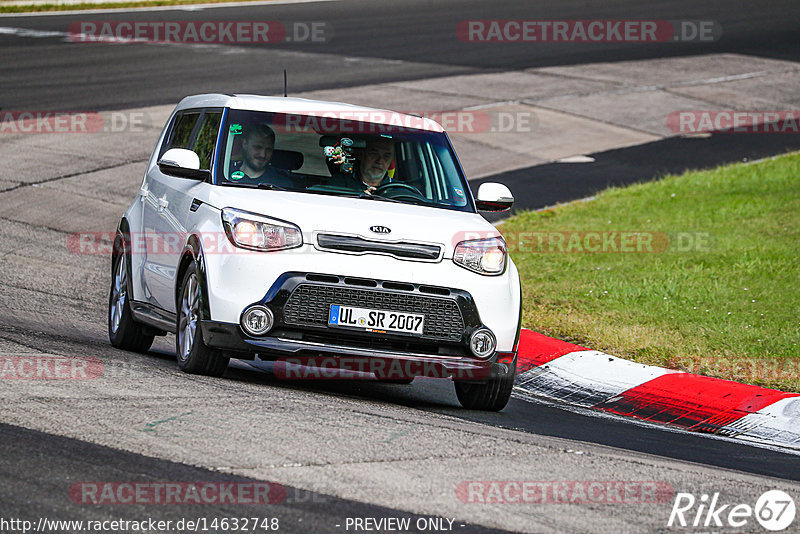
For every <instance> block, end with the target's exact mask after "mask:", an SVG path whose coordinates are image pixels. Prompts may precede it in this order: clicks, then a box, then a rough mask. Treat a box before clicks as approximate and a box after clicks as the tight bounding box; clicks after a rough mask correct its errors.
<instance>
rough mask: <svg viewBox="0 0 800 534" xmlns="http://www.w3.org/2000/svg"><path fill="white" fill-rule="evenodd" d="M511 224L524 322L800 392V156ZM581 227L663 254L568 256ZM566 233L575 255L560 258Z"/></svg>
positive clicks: (507, 226)
mask: <svg viewBox="0 0 800 534" xmlns="http://www.w3.org/2000/svg"><path fill="white" fill-rule="evenodd" d="M500 230H501V231H502V232H503V234H504V235H506V238H507V240H508V241H509V244H510V249H511V250H512V252H511V255H512V257H513V259H514V261H515V262H516V264H517V266H518V268H519V270H520V276H521V277H522V286H523V299H524V310H523V324H524V326H525V327H527V328H531V329H533V330H536V331H539V332H542V333H545V334H547V335H551V336H554V337H558V338H561V339H565V340H568V341H572V342H575V343H578V344H582V345H584V346H587V347H590V348H592V349H597V350H603V351H605V352H608V353H611V354H614V355H617V356H620V357H624V358H629V359H631V360H634V361H638V362H641V363H646V364H652V365H659V366H664V367H669V368H673V369H682V370H686V371H690V372H694V373H699V374H705V375H709V376H715V377H719V378H725V379H730V380H736V381H740V382H746V383H751V384H758V385H762V386H767V387H775V388H778V389H783V390H787V391H800V346H799V345H798V344H799V343H800V339H799V338H800V288H798V285H799V284H800V154H790V155H786V156H781V157H777V158H773V159H770V160H767V161H763V162H758V163H754V164H736V165H730V166H725V167H720V168H717V169H714V170H710V171H702V172H689V173H686V174H683V175H681V176H669V177H666V178H664V179H662V180H660V181H657V182H650V183H644V184H639V185H635V186H631V187H627V188H622V189H610V190H607V191H604V192H603V193H601V194H599V195H597V197H595V198H594V199H593V200H590V201H588V202H573V203H570V204H566V205H561V206H558V207H556V208H553V209H550V210H546V211H543V212H525V213H522V214H519V215H517V216H515V217H512V218H511V219H509V220H508V221H507V222H505V223H504V224H503V225H501V226H500ZM571 231H579V232H583V233H584V234H580V237H583V236H585V233H586V232H610V231H617V232H620V231H638V232H640V233H641V234H642V237H643V239H649V238H651V237H652V238H653V241H652V247H651V248H652V250H653V252H638V253H637V252H628V253H621V252H595V253H590V252H585V251H581V250H582V249H583V247H582V246H581V247H578V246H577V244H578V243H577V242H573V243H572V245H573V247H572V249H571V250H570V251H566V250H567V244H568V243H569V238H570V236H571V235H572V234H570V232H571ZM526 232H535V233H536V234H528V236H527V239H526V238H525V233H526ZM664 234H666V236H664ZM537 236H544V237H543V240H542V241H539V240H538V237H537ZM559 236H564V242H563V244H562V249H563V250H565V251H564V252H550V250H551V247H552V249H553V250H558V248H559V247H558V246H557V243H556V242H555V241H554V240H555V239H558V237H559ZM667 237H668V238H669V239H668V240H667ZM689 237H691V241H690V240H689ZM520 238H521V239H522V243H518V240H519V239H520ZM573 239H574V238H573ZM698 239H699V241H698ZM540 243H541V244H540ZM596 243H597V241H590V242H589V245H591V246H594V245H596ZM642 243H643V245H647V241H643V242H642ZM581 244H585V242H583V243H581ZM690 245H691V246H690ZM642 248H643V250H645V251H646V250H647V247H646V246H643V247H642Z"/></svg>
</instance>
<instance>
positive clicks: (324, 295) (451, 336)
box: [283, 284, 464, 341]
mask: <svg viewBox="0 0 800 534" xmlns="http://www.w3.org/2000/svg"><path fill="white" fill-rule="evenodd" d="M331 304H341V305H344V306H354V307H358V308H374V309H378V310H390V311H399V312H409V313H422V314H424V315H425V327H424V331H423V336H425V337H431V338H437V339H441V340H445V341H460V340H461V336H462V334H463V333H464V319H463V318H462V316H461V310H460V309H459V307H458V304H456V302H455V301H454V300H453V299H449V298H441V297H432V296H427V295H425V296H423V295H418V294H403V293H395V292H390V291H381V290H370V289H356V288H351V287H340V286H326V285H318V284H300V285H299V286H297V287H296V288H295V289H294V291H292V294H291V296H290V297H289V299H288V300H287V301H286V304H285V305H284V307H283V320H284V322H285V323H286V324H287V325H298V326H327V325H328V312H329V310H330V307H331Z"/></svg>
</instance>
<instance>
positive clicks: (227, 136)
mask: <svg viewBox="0 0 800 534" xmlns="http://www.w3.org/2000/svg"><path fill="white" fill-rule="evenodd" d="M397 116H398V117H404V116H402V115H400V114H397ZM412 119H413V120H416V119H417V118H416V117H414V118H412ZM406 120H408V117H406ZM418 120H419V123H421V122H422V120H423V119H421V118H420V119H418ZM415 125H416V126H419V124H415ZM216 161H217V169H216V176H217V180H216V183H217V184H219V185H229V186H239V187H252V188H263V189H278V190H288V191H295V192H302V193H308V194H322V195H337V196H350V197H354V198H361V199H365V200H381V201H392V202H403V203H408V204H417V205H423V206H431V207H437V208H445V209H452V210H459V211H474V208H473V205H472V200H471V198H470V197H469V193H468V190H467V187H469V186H468V185H467V182H466V180H465V179H464V176H463V174H462V172H461V169H460V167H459V165H458V163H457V160H456V158H455V155H454V153H453V150H452V147H451V146H450V143H449V141H448V139H447V136H446V135H445V134H443V133H440V132H430V131H426V130H422V129H417V128H411V127H408V125H407V124H397V123H392V124H387V125H383V124H376V123H371V122H359V121H354V120H346V119H345V118H343V117H336V118H332V117H330V116H327V115H326V116H314V115H307V114H302V115H301V114H282V113H264V112H256V111H244V110H233V109H231V110H228V113H227V118H226V121H225V124H224V125H223V139H222V145H221V150H220V152H219V157H217V160H216Z"/></svg>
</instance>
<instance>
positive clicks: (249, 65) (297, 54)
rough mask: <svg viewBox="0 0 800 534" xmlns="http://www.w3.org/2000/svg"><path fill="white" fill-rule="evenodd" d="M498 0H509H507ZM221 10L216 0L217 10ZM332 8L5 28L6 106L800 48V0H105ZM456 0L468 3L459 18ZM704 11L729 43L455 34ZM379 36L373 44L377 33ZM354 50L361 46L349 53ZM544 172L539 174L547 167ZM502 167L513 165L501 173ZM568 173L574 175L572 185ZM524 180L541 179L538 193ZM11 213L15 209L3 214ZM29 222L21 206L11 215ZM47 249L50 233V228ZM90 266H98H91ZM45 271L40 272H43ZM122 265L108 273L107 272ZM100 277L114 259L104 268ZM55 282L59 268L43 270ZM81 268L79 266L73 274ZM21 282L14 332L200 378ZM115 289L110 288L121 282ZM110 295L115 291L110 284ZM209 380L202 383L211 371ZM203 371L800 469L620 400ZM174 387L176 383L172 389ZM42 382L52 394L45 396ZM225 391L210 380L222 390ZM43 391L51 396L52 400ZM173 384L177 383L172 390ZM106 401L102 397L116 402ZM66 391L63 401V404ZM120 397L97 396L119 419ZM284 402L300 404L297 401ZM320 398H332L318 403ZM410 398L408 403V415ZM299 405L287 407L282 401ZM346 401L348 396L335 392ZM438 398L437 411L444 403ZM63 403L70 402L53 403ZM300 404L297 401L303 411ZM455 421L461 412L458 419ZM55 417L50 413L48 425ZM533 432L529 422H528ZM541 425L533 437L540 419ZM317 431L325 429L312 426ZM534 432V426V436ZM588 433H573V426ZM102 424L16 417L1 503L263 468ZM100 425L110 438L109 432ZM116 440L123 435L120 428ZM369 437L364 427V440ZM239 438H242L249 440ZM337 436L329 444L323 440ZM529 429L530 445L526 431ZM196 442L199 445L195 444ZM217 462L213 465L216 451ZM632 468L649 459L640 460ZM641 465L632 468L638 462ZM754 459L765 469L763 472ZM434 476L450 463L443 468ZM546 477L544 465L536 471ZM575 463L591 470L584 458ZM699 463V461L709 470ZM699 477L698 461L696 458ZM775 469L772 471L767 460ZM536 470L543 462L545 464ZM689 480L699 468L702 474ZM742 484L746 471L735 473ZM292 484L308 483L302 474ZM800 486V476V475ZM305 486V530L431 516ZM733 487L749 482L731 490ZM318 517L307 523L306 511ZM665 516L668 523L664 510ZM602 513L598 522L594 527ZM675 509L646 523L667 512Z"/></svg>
mask: <svg viewBox="0 0 800 534" xmlns="http://www.w3.org/2000/svg"><path fill="white" fill-rule="evenodd" d="M489 6H491V7H489ZM209 13H211V15H209ZM123 16H124V17H125V18H126V19H128V20H154V19H156V18H157V19H158V20H200V19H203V20H207V19H209V18H213V19H215V20H251V19H252V20H256V19H267V20H279V21H284V22H291V21H313V20H324V21H327V22H329V23H330V24H331V27H332V28H333V30H334V37H333V39H332V40H331V41H330V43H328V44H326V45H324V46H323V47H320V45H318V44H292V43H283V44H279V45H269V47H258V46H241V47H236V48H235V50H232V49H230V47H218V48H214V47H212V48H202V47H179V46H168V45H141V46H139V45H136V46H133V45H98V44H92V45H78V44H70V43H65V42H63V38H62V37H41V38H30V37H20V36H16V35H0V64H2V65H4V66H5V69H4V76H2V77H1V78H0V107H2V108H4V109H87V108H89V109H123V108H130V107H134V106H140V105H149V104H163V103H170V102H175V101H177V100H178V99H179V98H181V97H182V96H184V95H185V94H190V93H198V92H205V91H224V92H259V93H272V94H275V93H278V92H279V91H280V89H281V82H280V75H279V72H280V69H282V68H284V67H286V68H288V69H289V71H290V90H294V91H305V90H313V89H323V88H334V87H348V86H353V85H357V84H365V83H380V82H386V81H396V80H413V79H418V78H426V77H431V76H440V75H451V74H457V73H474V72H486V71H492V70H497V71H501V70H508V69H524V68H531V67H538V66H546V65H566V64H578V63H591V62H597V61H615V60H626V59H645V58H654V57H665V56H670V55H688V54H701V53H703V54H705V53H710V52H736V53H743V54H753V55H759V56H764V57H773V58H781V59H791V60H798V59H800V39H798V29H797V23H796V21H797V20H800V4H798V3H797V2H778V1H775V2H769V3H765V4H763V5H759V6H758V12H757V13H755V14H754V13H753V12H752V4H750V3H744V2H742V3H738V2H737V3H733V2H720V1H717V2H705V3H702V4H700V3H695V2H676V3H658V4H652V3H639V2H618V3H615V4H614V5H613V6H605V5H601V4H599V3H597V4H593V5H591V6H589V7H587V5H586V3H585V2H562V1H559V2H536V3H530V2H502V3H501V2H492V3H491V4H489V3H486V2H478V1H464V2H450V1H442V2H422V1H416V2H402V3H389V2H373V1H363V2H331V3H320V4H289V5H277V6H271V7H269V8H268V10H267V8H265V7H261V6H245V7H230V8H225V7H220V8H215V9H214V10H210V11H206V12H192V11H186V10H175V11H160V12H148V13H134V12H129V13H125V14H124V15H119V14H104V15H92V17H91V18H92V19H93V20H103V19H109V20H110V19H119V18H122V17H123ZM454 17H455V19H454ZM637 17H639V18H642V19H677V18H680V19H700V20H715V21H718V22H719V23H720V24H721V25H722V27H723V28H724V39H721V40H720V41H719V42H716V43H686V44H675V43H666V44H663V45H662V44H659V45H649V46H642V45H622V44H609V45H591V46H589V45H586V46H582V45H576V44H571V45H569V46H565V45H544V46H542V45H538V46H536V47H532V46H527V45H491V46H480V47H474V46H473V45H467V44H464V43H461V42H460V41H458V39H456V38H455V35H454V34H455V28H454V26H455V25H454V22H453V21H454V20H461V19H481V18H492V19H503V18H508V19H511V18H540V19H588V18H597V19H601V18H606V19H613V18H637ZM85 18H86V16H85V15H69V16H37V17H2V16H0V26H4V27H15V28H31V29H36V30H42V31H45V30H48V31H66V28H67V26H68V25H69V24H70V23H71V22H74V21H77V20H84V19H85ZM365 43H368V44H365ZM345 58H350V59H349V60H346V59H345ZM798 146H800V140H798V137H797V136H793V135H783V136H768V135H756V136H748V135H746V134H731V135H714V136H712V137H711V138H710V139H668V140H665V141H659V142H656V143H651V144H648V145H643V146H640V147H634V148H630V149H620V150H616V151H609V152H605V153H602V154H596V155H594V157H595V159H596V160H597V162H596V164H591V165H585V166H582V165H581V164H570V165H567V164H550V165H544V166H538V167H536V168H534V169H522V170H518V171H513V172H511V173H507V174H506V175H503V176H501V179H502V180H504V181H507V182H509V183H510V184H513V185H512V188H513V189H514V190H515V192H517V196H518V198H520V199H521V200H522V203H521V204H519V205H521V206H525V207H542V206H546V205H550V204H554V203H556V202H560V201H565V200H570V199H573V198H581V197H584V196H587V195H591V194H593V193H594V192H596V191H597V190H599V189H602V188H603V187H605V186H607V185H622V184H626V183H632V182H636V181H641V180H644V179H649V178H652V177H653V176H657V175H659V174H664V173H667V172H679V171H680V170H683V169H684V168H692V167H702V166H709V165H714V164H717V163H720V162H723V161H737V160H741V159H742V158H744V157H746V158H749V159H756V158H759V157H765V156H768V155H771V154H775V153H779V152H782V151H784V150H785V149H796V148H798ZM532 173H533V174H535V179H530V176H531V174H532ZM495 178H497V177H495ZM553 184H558V185H557V186H554V185H553ZM523 191H524V193H523ZM0 219H2V214H0ZM0 222H3V223H4V224H6V226H8V227H10V228H11V230H8V228H6V230H7V231H13V230H15V228H16V227H15V226H14V224H12V223H7V222H4V221H0ZM41 247H42V250H45V249H44V247H45V245H41ZM88 270H89V268H87V272H88ZM28 274H29V276H30V277H31V278H36V277H37V276H40V275H37V274H36V273H34V272H31V273H28ZM106 275H107V273H106V272H105V271H103V272H102V276H99V278H100V279H101V280H103V282H104V283H105V282H106V277H107V276H106ZM86 276H87V277H90V276H98V275H97V274H96V273H95V274H86ZM37 281H41V282H44V279H41V280H37ZM58 283H59V284H62V285H69V283H70V281H69V280H65V281H64V280H62V281H59V282H58ZM22 285H24V284H19V283H17V285H16V286H15V285H14V284H9V285H6V286H5V289H4V292H3V294H2V295H0V303H2V304H4V305H8V304H10V303H14V304H15V305H16V304H17V303H19V302H20V301H23V300H25V301H29V306H30V307H32V308H35V309H37V310H38V311H37V312H35V313H34V312H31V313H30V314H28V315H25V314H24V313H23V314H21V316H17V315H16V314H13V313H8V312H2V313H0V332H2V334H0V347H9V348H6V350H12V349H17V348H19V347H23V348H25V350H29V351H35V352H44V353H57V354H67V355H90V356H94V357H98V358H102V359H104V361H108V362H111V363H114V362H123V363H125V364H129V365H131V366H132V367H133V368H137V369H139V370H140V372H141V373H142V378H141V380H142V381H143V382H144V383H148V381H154V382H155V381H157V382H158V383H159V385H160V387H164V388H170V387H171V388H176V389H178V388H180V387H182V386H181V384H185V383H187V381H190V380H191V378H190V377H186V376H184V375H182V374H181V373H179V372H177V370H176V368H175V364H174V360H173V356H172V354H171V353H170V348H169V345H168V344H167V343H163V342H162V343H161V344H157V346H156V348H155V349H154V350H153V351H151V353H150V354H148V355H135V354H125V353H121V352H120V351H115V350H113V349H111V348H110V346H109V345H108V342H107V340H106V339H105V337H104V334H103V330H104V325H103V324H102V317H103V308H104V303H103V302H97V303H94V304H87V303H81V302H80V301H78V302H77V303H76V302H75V301H71V300H70V299H69V298H65V297H64V293H66V291H60V292H58V291H57V292H55V293H52V294H51V293H48V291H47V290H44V289H42V290H38V291H36V292H30V291H29V290H23V289H22V288H21V286H22ZM97 293H99V294H101V295H102V294H104V293H105V288H102V289H101V290H98V291H97ZM99 300H102V299H99ZM46 309H50V310H53V312H52V313H53V314H54V315H55V316H56V320H54V321H52V322H51V323H52V324H49V323H48V321H47V320H46V318H43V317H42V316H43V315H44V312H43V310H46ZM197 385H198V387H201V384H200V383H199V382H198V383H197ZM202 387H213V388H224V389H226V390H230V391H232V392H233V393H230V394H231V395H233V394H235V395H237V398H246V396H247V395H256V396H257V395H259V392H260V394H261V395H267V394H272V392H273V391H277V394H278V395H281V396H285V397H286V398H287V399H288V400H287V403H288V405H289V406H291V405H292V403H293V402H294V403H296V405H297V406H298V407H302V406H303V405H304V402H305V400H306V398H307V397H311V398H314V399H323V401H324V402H330V403H335V402H337V401H336V400H335V399H339V398H343V399H345V400H346V401H347V402H348V403H350V405H352V406H354V407H351V408H350V409H351V410H354V411H355V412H358V411H359V410H361V411H363V412H364V413H368V414H370V415H375V414H384V413H385V414H386V415H383V416H384V417H386V420H387V421H392V418H393V417H406V418H409V419H414V420H424V421H426V424H431V425H434V426H435V425H440V429H443V428H445V426H446V425H444V423H441V421H440V419H439V418H438V416H442V417H446V418H447V421H456V422H457V421H462V422H463V423H464V424H465V425H467V426H468V427H469V428H473V427H475V426H476V425H474V423H479V425H477V426H478V427H480V428H481V430H480V432H483V433H485V434H486V435H489V436H491V437H492V438H493V439H495V438H496V439H500V437H503V438H506V437H508V436H509V435H514V436H516V437H515V438H514V439H519V440H521V441H520V443H523V444H525V443H528V444H529V446H531V447H533V446H534V445H536V446H539V445H540V444H541V443H545V444H547V445H548V446H551V445H552V444H553V443H556V444H557V445H552V446H554V447H556V448H558V447H562V448H565V447H567V446H569V447H574V448H576V449H585V450H586V451H588V452H589V453H590V454H594V455H596V457H598V458H599V457H602V456H603V455H604V454H607V455H613V456H619V457H622V458H624V459H625V460H626V461H629V462H632V463H636V462H641V463H642V465H645V464H654V465H665V466H667V465H668V466H670V468H673V469H685V470H686V471H688V472H692V473H695V471H697V472H701V473H706V475H707V476H709V477H711V476H713V474H715V473H716V474H719V476H720V477H722V476H723V475H724V476H725V477H727V478H728V479H730V480H733V481H739V483H740V484H742V485H746V484H747V481H751V480H753V479H754V478H757V479H758V480H759V481H760V483H762V484H766V485H767V486H769V485H770V483H771V482H770V480H771V478H769V477H774V479H775V480H777V479H782V480H785V481H795V482H796V481H800V468H798V461H797V456H796V455H791V454H785V453H781V452H776V451H773V450H768V449H763V448H756V447H752V446H748V445H745V444H741V443H735V442H731V441H726V440H720V439H711V438H707V437H704V436H697V435H690V434H687V433H682V432H668V431H664V430H661V429H658V428H656V427H653V426H648V425H638V424H633V423H630V422H627V421H623V420H621V419H617V418H597V417H592V416H588V415H586V414H585V413H579V412H574V411H570V410H568V409H565V407H562V406H558V405H554V404H550V403H529V402H524V401H521V400H516V399H512V401H511V403H510V404H509V406H508V407H507V408H506V409H505V410H504V411H503V412H501V413H498V414H486V413H477V412H469V411H465V410H461V409H460V408H459V407H458V405H457V402H456V400H455V396H454V394H453V392H452V386H450V384H448V383H441V382H434V381H429V380H417V381H415V382H414V384H412V385H410V386H391V385H385V384H375V383H355V384H354V383H351V382H347V383H344V382H332V383H319V382H317V383H292V384H288V383H286V382H281V381H278V380H276V379H275V378H273V377H271V376H270V375H268V374H264V373H260V372H255V371H246V370H240V369H232V368H231V369H229V370H228V371H227V373H226V376H225V378H224V379H220V380H219V381H218V382H214V383H212V384H211V385H208V383H206V382H203V384H202ZM167 391H171V390H170V389H167ZM34 397H35V396H34ZM209 398H210V397H209ZM33 402H34V404H33V405H34V406H39V407H40V408H41V409H52V408H53V405H51V404H48V403H46V402H45V401H43V400H38V401H37V400H36V399H34V401H33ZM37 402H38V403H40V404H36V403H37ZM165 402H166V401H165ZM101 403H102V402H101ZM55 407H56V409H57V408H58V404H57V403H56V404H55ZM106 408H107V407H106V406H97V407H96V410H97V414H96V415H95V417H97V419H98V420H100V421H101V422H102V418H103V413H104V412H103V410H104V409H106ZM282 408H283V409H284V410H285V409H286V407H285V406H283V407H282ZM313 409H319V406H316V405H314V406H313ZM398 412H399V414H400V415H397V413H398ZM282 413H283V412H282ZM331 413H332V414H333V413H338V412H335V410H331ZM432 416H436V417H433V419H431V417H432ZM49 417H50V418H52V417H53V416H52V415H49ZM285 417H286V418H287V419H286V421H287V424H289V423H288V421H291V419H292V417H293V416H292V414H291V413H290V412H289V413H288V415H285ZM447 424H449V425H455V424H456V423H447ZM45 426H46V425H45ZM520 436H522V437H520ZM525 436H527V437H525ZM297 439H307V440H311V441H312V442H313V440H314V439H316V438H315V437H314V436H307V435H306V436H303V435H302V433H301V434H299V435H298V436H297ZM525 440H529V441H525ZM563 440H570V441H563ZM88 441H89V440H88V439H87V440H78V439H71V438H65V437H60V436H56V435H54V434H53V433H42V432H37V431H35V430H28V429H24V428H20V427H18V426H14V425H7V424H2V425H0V455H2V457H3V458H4V460H3V461H2V462H0V473H2V476H1V477H0V503H2V504H0V515H2V516H6V517H8V516H27V517H33V516H47V517H62V518H70V519H80V518H84V519H90V518H98V517H103V518H105V517H108V516H109V515H110V514H113V515H121V516H123V517H124V516H126V515H131V516H137V517H139V516H141V513H140V512H145V513H147V514H149V515H158V516H160V517H163V518H165V519H166V518H171V517H173V516H174V517H179V516H180V517H186V516H188V515H191V514H195V513H196V514H197V515H203V516H213V515H217V516H224V515H241V512H242V511H243V509H242V507H237V508H236V509H234V510H230V509H227V508H225V507H220V508H216V509H215V508H213V507H212V508H209V507H208V506H204V507H202V509H197V510H195V509H192V508H189V509H183V508H181V507H178V508H176V509H170V508H157V509H154V508H152V507H140V508H125V509H120V508H119V507H112V508H102V507H87V506H85V505H78V504H76V503H74V502H71V501H70V500H69V499H68V498H67V497H66V491H65V487H67V486H68V485H69V484H71V483H73V482H75V481H82V480H141V481H149V480H209V479H213V480H220V481H221V480H234V479H236V480H249V479H246V478H241V477H238V478H237V477H235V476H234V475H228V474H225V473H224V472H220V470H219V469H212V468H213V467H215V466H214V465H213V464H211V463H210V462H207V461H197V462H192V461H187V462H186V463H195V464H196V465H198V467H190V466H187V465H184V464H181V463H175V462H170V461H167V460H164V459H159V458H156V457H153V456H155V455H156V453H155V452H152V453H148V454H136V453H133V452H128V451H123V450H119V449H118V448H115V447H108V446H103V445H99V444H96V443H89V442H88ZM95 441H99V440H97V439H95ZM110 441H111V442H113V437H112V438H111V439H110ZM360 444H361V445H363V443H360ZM231 445H233V444H231ZM320 446H325V444H324V443H320ZM521 446H522V445H521ZM190 457H191V456H190ZM201 464H202V465H206V466H207V468H203V467H200V466H199V465H201ZM620 469H621V471H620V473H621V476H626V475H627V476H628V477H632V476H634V475H632V474H631V473H634V472H635V471H630V470H629V471H627V472H626V471H624V470H622V469H623V467H620ZM628 469H630V468H629V467H628ZM750 475H753V477H751V476H750ZM432 476H433V475H432ZM527 476H528V477H530V476H532V475H530V474H528V475H527ZM561 476H562V479H566V478H569V477H570V476H572V477H573V478H574V477H575V476H576V475H575V473H574V472H573V473H572V474H571V475H570V474H568V473H566V472H565V474H563V475H561ZM693 476H694V475H693ZM687 477H688V475H687ZM763 477H768V478H763ZM534 480H535V479H534ZM687 481H688V482H687V484H690V485H691V484H692V483H695V482H694V479H692V478H687ZM729 484H730V482H729ZM289 486H290V485H289ZM795 487H796V486H795ZM289 489H290V493H291V492H293V493H292V494H293V495H296V496H297V502H296V503H291V502H289V503H286V504H285V505H282V506H281V507H280V509H276V510H274V513H275V514H276V515H280V516H281V518H282V521H284V520H285V523H284V524H285V525H286V527H285V528H282V530H283V529H287V530H292V528H293V529H294V530H296V531H305V532H329V531H332V530H335V529H334V528H332V525H336V524H338V523H339V522H340V521H341V520H342V518H344V517H353V516H362V517H363V516H368V515H371V516H375V517H381V516H383V517H388V516H392V517H400V516H408V517H417V516H413V515H411V514H408V513H406V512H400V511H397V510H395V509H392V507H387V506H379V505H375V504H368V502H369V501H368V499H367V498H361V499H345V498H337V497H331V496H330V495H329V493H330V492H329V493H328V494H322V493H314V492H307V491H304V490H295V489H294V488H293V487H291V486H290V487H289ZM731 491H733V490H731ZM300 519H302V520H303V521H302V525H301V526H302V528H301V526H299V524H300V521H299V520H300ZM661 524H663V523H661ZM595 526H596V525H593V524H590V523H588V524H585V525H584V530H592V529H593V527H595ZM656 529H657V525H656V524H653V523H649V524H647V525H642V530H648V531H649V530H656ZM460 531H463V532H480V531H482V530H481V528H480V527H471V526H466V527H462V529H460Z"/></svg>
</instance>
